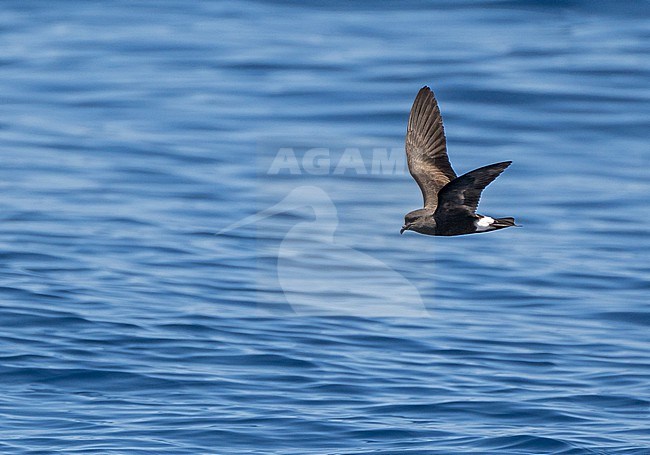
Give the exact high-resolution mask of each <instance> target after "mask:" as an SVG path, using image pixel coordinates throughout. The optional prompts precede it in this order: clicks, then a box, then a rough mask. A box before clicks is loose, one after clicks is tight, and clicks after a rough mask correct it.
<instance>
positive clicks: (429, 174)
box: [400, 87, 515, 236]
mask: <svg viewBox="0 0 650 455" xmlns="http://www.w3.org/2000/svg"><path fill="white" fill-rule="evenodd" d="M406 158H407V161H408V166H409V172H410V173H411V175H412V176H413V178H414V179H415V181H416V182H417V184H418V186H419V187H420V190H421V191H422V197H423V198H424V207H423V208H421V209H418V210H414V211H412V212H410V213H408V214H407V215H406V216H405V217H404V226H402V230H401V231H400V233H403V232H404V231H407V230H411V231H415V232H419V233H421V234H427V235H445V236H449V235H463V234H473V233H475V232H487V231H494V230H497V229H503V228H506V227H510V226H515V220H514V218H496V219H495V218H491V217H489V216H483V215H479V214H477V213H476V208H477V206H478V202H479V199H480V197H481V192H482V191H483V190H484V189H485V187H486V186H488V185H489V184H490V183H491V182H492V181H493V180H494V179H495V178H497V177H498V176H499V174H501V173H502V172H503V171H504V170H505V169H506V168H507V167H508V166H510V164H511V163H512V162H511V161H504V162H502V163H496V164H490V165H489V166H484V167H481V168H478V169H475V170H473V171H471V172H468V173H467V174H464V175H461V176H460V177H457V176H456V173H455V172H454V170H453V169H452V167H451V163H449V157H448V156H447V141H446V139H445V131H444V127H443V125H442V116H441V115H440V109H439V108H438V103H437V102H436V98H435V96H434V95H433V92H432V91H431V89H429V87H423V88H422V89H421V90H420V92H419V93H418V95H417V96H416V98H415V101H414V102H413V107H412V108H411V114H410V116H409V122H408V128H407V131H406Z"/></svg>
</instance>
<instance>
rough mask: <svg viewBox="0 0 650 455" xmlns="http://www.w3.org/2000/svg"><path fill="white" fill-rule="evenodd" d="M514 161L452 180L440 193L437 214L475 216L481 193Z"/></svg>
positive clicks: (491, 166) (486, 167) (481, 168)
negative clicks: (460, 213)
mask: <svg viewBox="0 0 650 455" xmlns="http://www.w3.org/2000/svg"><path fill="white" fill-rule="evenodd" d="M511 163H512V161H504V162H503V163H496V164H490V165H489V166H483V167H480V168H478V169H474V170H473V171H471V172H468V173H467V174H463V175H461V176H460V177H458V178H456V179H454V180H452V181H451V182H449V183H448V184H447V185H445V186H444V188H442V189H441V190H440V193H438V199H439V202H438V208H436V212H435V213H436V214H439V215H452V214H454V213H459V212H462V213H464V214H470V215H473V214H474V213H475V212H476V207H478V201H479V199H480V198H481V192H482V191H483V190H484V189H485V187H486V186H488V185H489V184H490V183H492V181H493V180H494V179H495V178H497V177H498V176H499V174H501V173H502V172H503V171H504V170H505V168H507V167H508V166H510V164H511Z"/></svg>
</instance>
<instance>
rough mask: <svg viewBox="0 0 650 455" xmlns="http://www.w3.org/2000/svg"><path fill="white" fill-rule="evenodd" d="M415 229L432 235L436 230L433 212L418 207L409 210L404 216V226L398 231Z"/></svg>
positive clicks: (401, 232)
mask: <svg viewBox="0 0 650 455" xmlns="http://www.w3.org/2000/svg"><path fill="white" fill-rule="evenodd" d="M404 231H415V232H419V233H420V234H429V235H433V234H435V232H436V221H435V220H434V219H433V212H432V211H431V210H427V209H418V210H413V211H412V212H409V213H407V214H406V216H405V217H404V226H402V229H401V230H400V231H399V233H400V234H403V233H404Z"/></svg>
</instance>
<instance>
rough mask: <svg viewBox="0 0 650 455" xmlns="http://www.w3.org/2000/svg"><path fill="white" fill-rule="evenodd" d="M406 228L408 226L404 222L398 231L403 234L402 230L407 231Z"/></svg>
mask: <svg viewBox="0 0 650 455" xmlns="http://www.w3.org/2000/svg"><path fill="white" fill-rule="evenodd" d="M408 229H409V227H408V226H407V225H406V224H405V225H404V226H402V229H400V230H399V233H400V234H404V231H408Z"/></svg>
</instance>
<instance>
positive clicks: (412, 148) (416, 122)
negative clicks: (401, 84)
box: [406, 87, 456, 209]
mask: <svg viewBox="0 0 650 455" xmlns="http://www.w3.org/2000/svg"><path fill="white" fill-rule="evenodd" d="M406 159H407V162H408V166H409V172H410V173H411V175H412V176H413V178H414V179H415V181H416V182H417V184H418V186H419V187H420V190H421V191H422V196H423V198H424V206H425V207H427V208H431V209H434V208H435V207H436V205H437V203H438V191H440V190H441V189H442V187H444V186H445V185H446V184H447V183H449V182H450V181H451V180H453V179H455V178H456V173H455V172H454V170H453V169H452V167H451V164H450V163H449V157H448V156H447V141H446V139H445V131H444V128H443V126H442V116H441V115H440V109H439V108H438V102H437V101H436V98H435V96H434V95H433V92H432V91H431V89H430V88H429V87H422V89H420V91H419V92H418V95H417V96H416V97H415V101H414V102H413V107H412V108H411V115H410V116H409V123H408V128H407V130H406Z"/></svg>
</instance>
